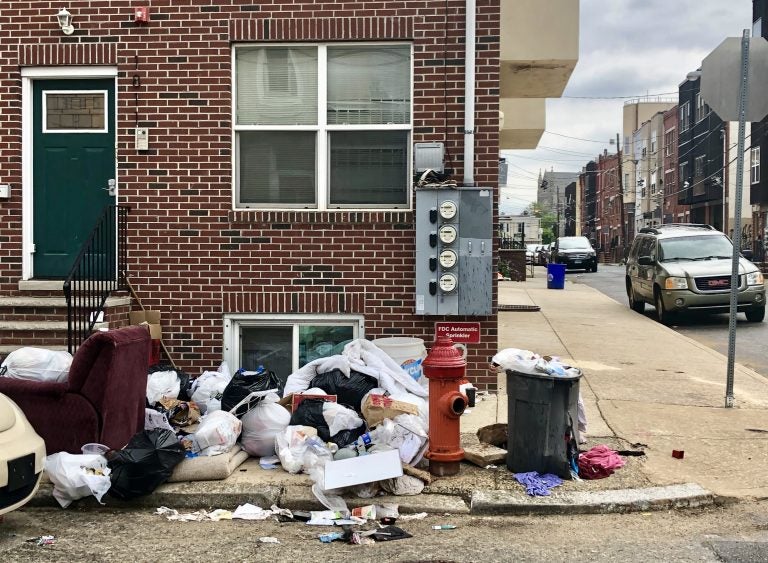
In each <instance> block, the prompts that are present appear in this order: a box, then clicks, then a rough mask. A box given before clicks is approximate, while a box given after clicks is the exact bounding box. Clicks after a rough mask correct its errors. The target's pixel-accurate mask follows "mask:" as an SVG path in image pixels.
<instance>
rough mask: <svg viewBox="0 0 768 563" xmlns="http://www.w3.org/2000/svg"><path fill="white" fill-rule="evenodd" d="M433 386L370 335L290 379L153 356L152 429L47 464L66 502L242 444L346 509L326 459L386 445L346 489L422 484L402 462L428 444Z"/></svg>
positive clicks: (408, 490) (129, 494) (146, 481)
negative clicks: (194, 372) (163, 361)
mask: <svg viewBox="0 0 768 563" xmlns="http://www.w3.org/2000/svg"><path fill="white" fill-rule="evenodd" d="M426 395H427V391H426V389H425V388H424V387H422V385H420V384H419V383H418V382H416V381H415V380H414V379H413V378H412V377H411V376H410V375H409V374H408V373H407V372H405V371H404V370H403V369H402V368H401V367H400V366H399V365H398V364H397V363H396V362H395V361H394V360H392V359H391V358H390V357H389V356H388V355H387V354H386V353H385V352H384V351H382V350H381V349H379V348H378V347H376V346H375V345H374V344H373V343H372V342H370V341H367V340H362V339H360V340H353V341H351V342H349V343H347V344H346V345H345V347H344V349H343V352H342V353H341V354H338V355H334V356H328V357H324V358H318V359H316V360H313V361H311V362H310V363H308V364H307V365H305V366H303V367H302V368H301V369H299V370H298V371H296V372H295V373H293V374H291V375H290V376H289V377H288V378H287V381H285V383H283V381H282V380H281V379H280V378H279V377H277V376H276V375H275V373H274V372H272V371H269V370H268V369H267V368H265V367H263V366H259V367H258V369H256V370H252V371H249V370H245V369H239V370H237V371H236V372H235V373H231V372H230V369H229V366H228V365H227V363H226V362H222V363H221V365H220V366H219V367H218V368H217V369H216V370H215V371H205V372H203V373H202V374H201V375H200V376H198V377H196V378H191V377H190V376H189V375H187V374H186V373H184V372H182V371H181V370H178V369H175V368H174V367H172V366H165V365H155V366H151V367H150V368H149V370H148V377H147V389H146V411H145V412H146V416H145V429H144V431H143V432H140V433H139V434H137V435H136V436H134V437H133V439H132V440H131V441H130V443H129V444H128V445H126V447H125V448H123V449H122V450H117V451H115V450H113V451H108V452H106V453H105V454H104V455H77V456H75V455H71V454H67V453H60V454H54V455H52V456H49V457H48V459H47V460H46V470H47V471H48V473H49V475H50V476H51V480H52V481H53V482H54V484H55V491H56V492H55V496H56V498H57V499H59V502H60V503H61V504H62V506H66V505H67V504H69V503H70V502H72V500H74V499H76V498H81V497H82V496H85V495H91V494H92V495H93V496H95V497H96V498H97V500H99V501H101V498H102V496H103V495H104V494H106V493H107V492H109V494H110V495H112V496H115V497H117V498H120V499H130V498H134V497H137V496H141V495H145V494H149V493H151V492H152V491H153V490H154V489H155V488H156V487H157V486H159V485H160V484H161V483H163V482H165V481H166V480H167V479H168V478H169V477H170V475H171V473H172V472H173V468H174V467H175V466H176V465H177V464H178V463H180V462H181V461H182V460H183V459H185V458H193V457H197V456H214V455H220V454H223V453H225V452H228V451H230V450H232V448H234V447H239V448H242V449H243V450H245V451H246V452H247V453H248V454H249V455H252V456H255V457H259V458H263V459H265V460H270V463H266V464H265V463H262V466H266V467H271V466H272V465H271V463H274V464H276V463H277V462H278V461H279V463H280V464H281V465H282V468H283V469H284V470H285V471H288V472H290V473H298V472H304V473H308V474H309V475H310V476H311V477H312V479H313V480H314V481H315V486H314V487H313V490H314V491H315V494H316V496H317V497H318V498H319V499H320V500H321V502H323V503H324V504H325V505H326V506H328V508H329V509H337V508H340V507H341V506H342V505H344V507H345V506H346V505H345V504H344V502H343V500H341V499H340V497H338V496H337V493H339V492H340V490H336V489H328V488H326V486H325V469H326V467H331V466H328V464H332V463H337V462H343V461H345V460H347V461H346V463H347V464H349V463H353V464H354V463H355V462H354V461H351V462H350V461H348V460H351V459H352V458H362V457H363V456H371V455H376V454H382V453H386V452H389V453H388V454H387V456H384V457H382V458H381V462H382V463H383V464H384V465H388V467H389V469H387V470H385V471H384V472H383V473H380V472H378V471H377V472H374V473H376V476H375V477H374V476H372V477H371V478H370V479H369V478H368V477H367V475H366V474H360V475H358V476H357V477H356V482H355V483H354V484H352V485H350V486H349V487H345V488H344V490H350V491H352V492H355V493H357V494H358V495H361V496H365V497H366V498H369V497H372V496H375V495H376V494H378V493H379V492H381V491H386V492H389V493H390V494H417V493H419V492H421V489H422V488H423V486H424V483H423V482H422V481H420V480H419V479H417V478H415V477H413V476H411V475H404V474H403V466H408V467H412V466H415V465H416V464H417V463H419V461H421V459H422V457H423V455H424V453H425V451H426V450H427V446H428V420H429V418H428V411H427V409H428V403H427V401H426ZM385 458H386V460H385ZM378 460H379V458H377V460H375V461H378ZM364 461H365V460H364ZM385 461H386V463H385ZM374 465H376V464H374ZM334 467H335V466H334ZM361 467H362V466H361ZM363 473H365V472H363ZM382 475H383V476H385V478H381V479H379V477H380V476H382Z"/></svg>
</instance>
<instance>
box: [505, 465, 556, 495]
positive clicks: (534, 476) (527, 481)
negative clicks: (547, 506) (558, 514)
mask: <svg viewBox="0 0 768 563" xmlns="http://www.w3.org/2000/svg"><path fill="white" fill-rule="evenodd" d="M515 479H516V480H517V482H518V483H520V484H521V485H523V486H524V487H525V492H526V493H528V494H529V495H531V496H532V497H548V496H549V495H550V494H551V493H550V492H549V489H551V488H553V487H557V486H558V485H562V484H563V480H562V479H561V478H560V477H558V476H557V475H553V474H552V473H545V474H544V475H541V474H539V473H538V472H537V471H530V472H528V473H515Z"/></svg>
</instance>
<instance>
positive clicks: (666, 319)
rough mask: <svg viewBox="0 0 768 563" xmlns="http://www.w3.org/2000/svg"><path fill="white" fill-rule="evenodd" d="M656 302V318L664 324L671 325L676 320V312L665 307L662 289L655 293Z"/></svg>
mask: <svg viewBox="0 0 768 563" xmlns="http://www.w3.org/2000/svg"><path fill="white" fill-rule="evenodd" d="M653 296H654V304H655V305H656V320H657V321H659V322H660V323H661V324H663V325H667V326H668V325H671V324H672V322H673V320H674V314H673V313H670V312H669V311H667V309H666V307H664V300H663V299H662V298H661V290H659V289H657V290H656V291H654V293H653Z"/></svg>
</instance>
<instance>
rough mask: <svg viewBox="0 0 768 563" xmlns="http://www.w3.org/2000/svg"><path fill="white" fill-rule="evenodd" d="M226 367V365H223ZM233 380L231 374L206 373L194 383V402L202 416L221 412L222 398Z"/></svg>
mask: <svg viewBox="0 0 768 563" xmlns="http://www.w3.org/2000/svg"><path fill="white" fill-rule="evenodd" d="M222 366H225V367H226V364H222ZM231 379H232V376H231V375H229V373H222V372H218V371H204V372H203V373H202V375H201V376H200V377H198V378H197V379H195V381H194V383H192V400H193V401H194V402H195V403H197V406H198V407H199V408H200V413H201V414H206V413H209V412H213V411H218V410H221V396H222V395H223V394H224V389H226V388H227V384H228V383H229V381H230V380H231Z"/></svg>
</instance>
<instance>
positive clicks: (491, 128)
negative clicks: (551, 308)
mask: <svg viewBox="0 0 768 563" xmlns="http://www.w3.org/2000/svg"><path fill="white" fill-rule="evenodd" d="M41 4H42V6H41ZM136 4H137V2H133V1H118V0H112V1H110V2H97V1H78V0H70V1H69V2H68V3H67V4H66V6H67V9H68V10H69V11H70V12H71V13H72V14H73V16H74V25H75V28H76V31H75V33H74V34H73V35H71V36H69V37H67V36H65V35H63V34H62V32H61V31H60V30H59V28H58V25H57V24H56V21H55V17H54V16H55V12H56V11H58V8H59V7H60V6H59V5H58V4H56V5H53V4H50V3H48V2H44V3H41V2H34V1H29V2H28V1H23V0H14V2H12V3H6V4H5V6H9V5H10V6H11V7H2V8H0V18H2V21H3V22H5V23H4V24H3V26H2V28H0V182H3V183H10V184H11V186H12V198H11V199H10V201H0V294H13V293H16V292H17V282H18V280H19V279H20V277H21V274H22V272H21V229H22V225H21V209H22V198H21V162H20V161H21V158H20V157H21V109H20V108H21V80H20V65H28V66H34V65H60V64H71V65H84V64H89V65H92V64H110V65H117V67H118V81H117V85H118V89H117V95H118V131H117V142H118V149H117V158H118V167H119V173H118V185H119V191H120V203H125V204H127V205H130V206H131V208H132V211H131V214H130V218H129V250H128V258H129V272H130V275H131V278H132V281H133V284H134V287H135V288H136V290H137V292H138V294H139V296H140V297H141V299H142V301H143V303H144V305H145V306H146V307H148V308H150V307H151V308H153V309H160V310H161V311H162V314H163V321H164V325H165V326H164V328H163V333H164V338H165V341H166V344H167V345H168V347H169V348H170V350H171V353H172V354H173V355H174V356H175V360H176V361H177V362H178V363H179V365H180V366H181V367H182V368H183V369H185V370H187V371H189V372H190V373H192V374H195V373H199V372H200V371H202V370H204V369H210V368H211V367H212V366H213V367H215V366H216V365H218V363H219V361H220V360H221V356H222V332H223V329H222V326H223V322H222V316H223V314H225V313H227V312H235V311H238V312H253V313H270V312H274V313H291V312H295V313H313V312H328V313H333V312H356V313H363V314H364V315H365V319H366V320H365V324H366V336H367V337H369V338H374V337H378V336H387V335H407V336H416V337H421V338H424V339H425V340H427V341H428V342H431V340H432V337H433V323H434V321H435V320H442V319H440V318H428V319H425V318H423V317H415V316H414V315H413V310H414V297H413V296H414V276H415V274H414V252H415V246H414V224H413V213H412V212H409V211H402V212H390V213H385V212H381V213H368V212H344V213H334V212H319V213H311V212H261V211H256V210H248V211H233V210H232V157H233V147H232V121H231V116H232V108H231V104H232V84H231V70H232V69H231V63H232V61H231V45H232V43H233V42H238V41H243V42H247V41H283V40H287V41H310V42H312V41H336V40H338V41H345V40H356V39H375V40H408V41H413V44H414V70H415V76H414V94H415V97H414V116H413V126H414V135H413V141H414V142H419V141H444V142H445V143H446V148H447V153H448V166H450V167H452V168H453V169H454V171H455V177H456V178H457V179H459V180H460V179H461V178H462V174H463V167H462V155H463V120H464V115H463V98H464V64H463V63H464V41H463V34H464V13H463V8H464V1H463V0H423V1H419V2H406V1H357V2H318V1H309V0H307V1H300V0H284V1H282V2H281V1H280V0H274V1H273V2H271V3H263V2H254V1H252V0H251V1H243V0H229V1H227V0H221V1H218V2H207V1H199V0H198V1H189V2H186V1H179V0H152V1H151V2H145V3H144V4H147V5H149V6H150V18H151V22H150V24H149V25H146V26H137V25H135V24H134V23H133V10H132V7H133V6H134V5H136ZM138 4H142V3H141V2H139V3H138ZM477 4H478V8H477V32H476V33H477V102H476V109H477V115H476V135H475V138H476V166H475V181H476V184H477V185H482V186H490V187H492V188H494V202H495V205H494V210H496V203H497V195H496V190H495V188H496V187H497V184H498V154H499V147H498V87H499V84H498V80H499V72H498V69H499V60H498V57H499V33H500V30H499V1H498V0H479V1H478V2H477ZM137 123H138V126H142V127H148V128H150V131H151V137H150V150H149V151H144V152H137V151H136V150H135V149H134V139H133V128H134V127H136V125H137ZM494 216H496V212H494ZM494 283H495V282H494ZM494 295H495V290H494ZM494 300H495V298H494ZM473 320H475V319H473ZM481 321H482V343H481V344H477V345H472V346H471V347H470V356H469V368H470V373H471V375H472V376H473V379H474V380H475V381H476V382H477V383H479V384H480V385H481V386H485V384H491V385H495V378H491V377H490V376H488V375H487V373H486V370H485V366H486V365H487V360H488V357H489V356H490V355H492V354H493V353H495V351H496V348H497V341H496V339H497V337H496V317H495V315H494V316H492V317H488V318H484V319H481Z"/></svg>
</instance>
